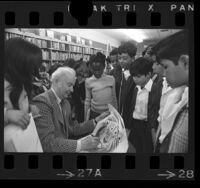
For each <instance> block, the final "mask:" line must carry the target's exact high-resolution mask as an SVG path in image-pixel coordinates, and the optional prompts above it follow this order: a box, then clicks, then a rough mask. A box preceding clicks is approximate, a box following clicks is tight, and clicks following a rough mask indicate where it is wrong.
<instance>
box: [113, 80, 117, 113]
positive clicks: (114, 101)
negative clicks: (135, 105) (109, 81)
mask: <svg viewBox="0 0 200 188" xmlns="http://www.w3.org/2000/svg"><path fill="white" fill-rule="evenodd" d="M113 80H114V81H113V86H112V105H113V106H114V107H115V109H116V110H118V105H117V97H116V90H115V78H114V77H113Z"/></svg>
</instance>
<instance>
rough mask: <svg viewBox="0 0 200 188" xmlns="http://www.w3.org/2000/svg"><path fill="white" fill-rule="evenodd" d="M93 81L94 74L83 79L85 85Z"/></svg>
mask: <svg viewBox="0 0 200 188" xmlns="http://www.w3.org/2000/svg"><path fill="white" fill-rule="evenodd" d="M94 81H95V79H94V76H91V77H89V78H86V79H85V85H86V86H89V85H90V84H91V83H93V82H94Z"/></svg>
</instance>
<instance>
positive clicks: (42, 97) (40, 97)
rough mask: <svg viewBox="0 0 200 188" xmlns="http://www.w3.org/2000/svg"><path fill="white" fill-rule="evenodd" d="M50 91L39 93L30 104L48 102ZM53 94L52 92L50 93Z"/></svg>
mask: <svg viewBox="0 0 200 188" xmlns="http://www.w3.org/2000/svg"><path fill="white" fill-rule="evenodd" d="M51 92H52V91H51V90H47V91H45V92H44V93H41V94H39V95H37V96H35V97H34V98H33V99H32V102H33V103H34V102H48V101H49V96H50V95H51ZM52 94H53V92H52Z"/></svg>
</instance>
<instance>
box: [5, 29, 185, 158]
mask: <svg viewBox="0 0 200 188" xmlns="http://www.w3.org/2000/svg"><path fill="white" fill-rule="evenodd" d="M4 34H5V52H4V55H5V61H4V62H5V63H4V152H25V153H27V152H32V153H51V152H54V153H55V152H58V153H134V154H138V153H139V154H144V153H150V154H153V153H154V154H160V153H187V152H188V145H189V143H188V140H189V138H188V137H189V134H188V130H189V125H188V119H189V117H188V108H189V105H188V95H189V43H188V40H189V39H188V38H189V34H188V30H187V29H160V28H159V29H69V28H67V29H64V28H62V29H59V28H56V29H53V28H7V29H5V33H4Z"/></svg>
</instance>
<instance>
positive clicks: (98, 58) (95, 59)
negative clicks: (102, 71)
mask: <svg viewBox="0 0 200 188" xmlns="http://www.w3.org/2000/svg"><path fill="white" fill-rule="evenodd" d="M105 61H106V56H105V55H104V54H102V53H101V52H97V53H96V55H94V56H91V59H90V65H92V63H94V62H98V63H100V64H101V65H102V66H103V67H105V66H106V63H105Z"/></svg>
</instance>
